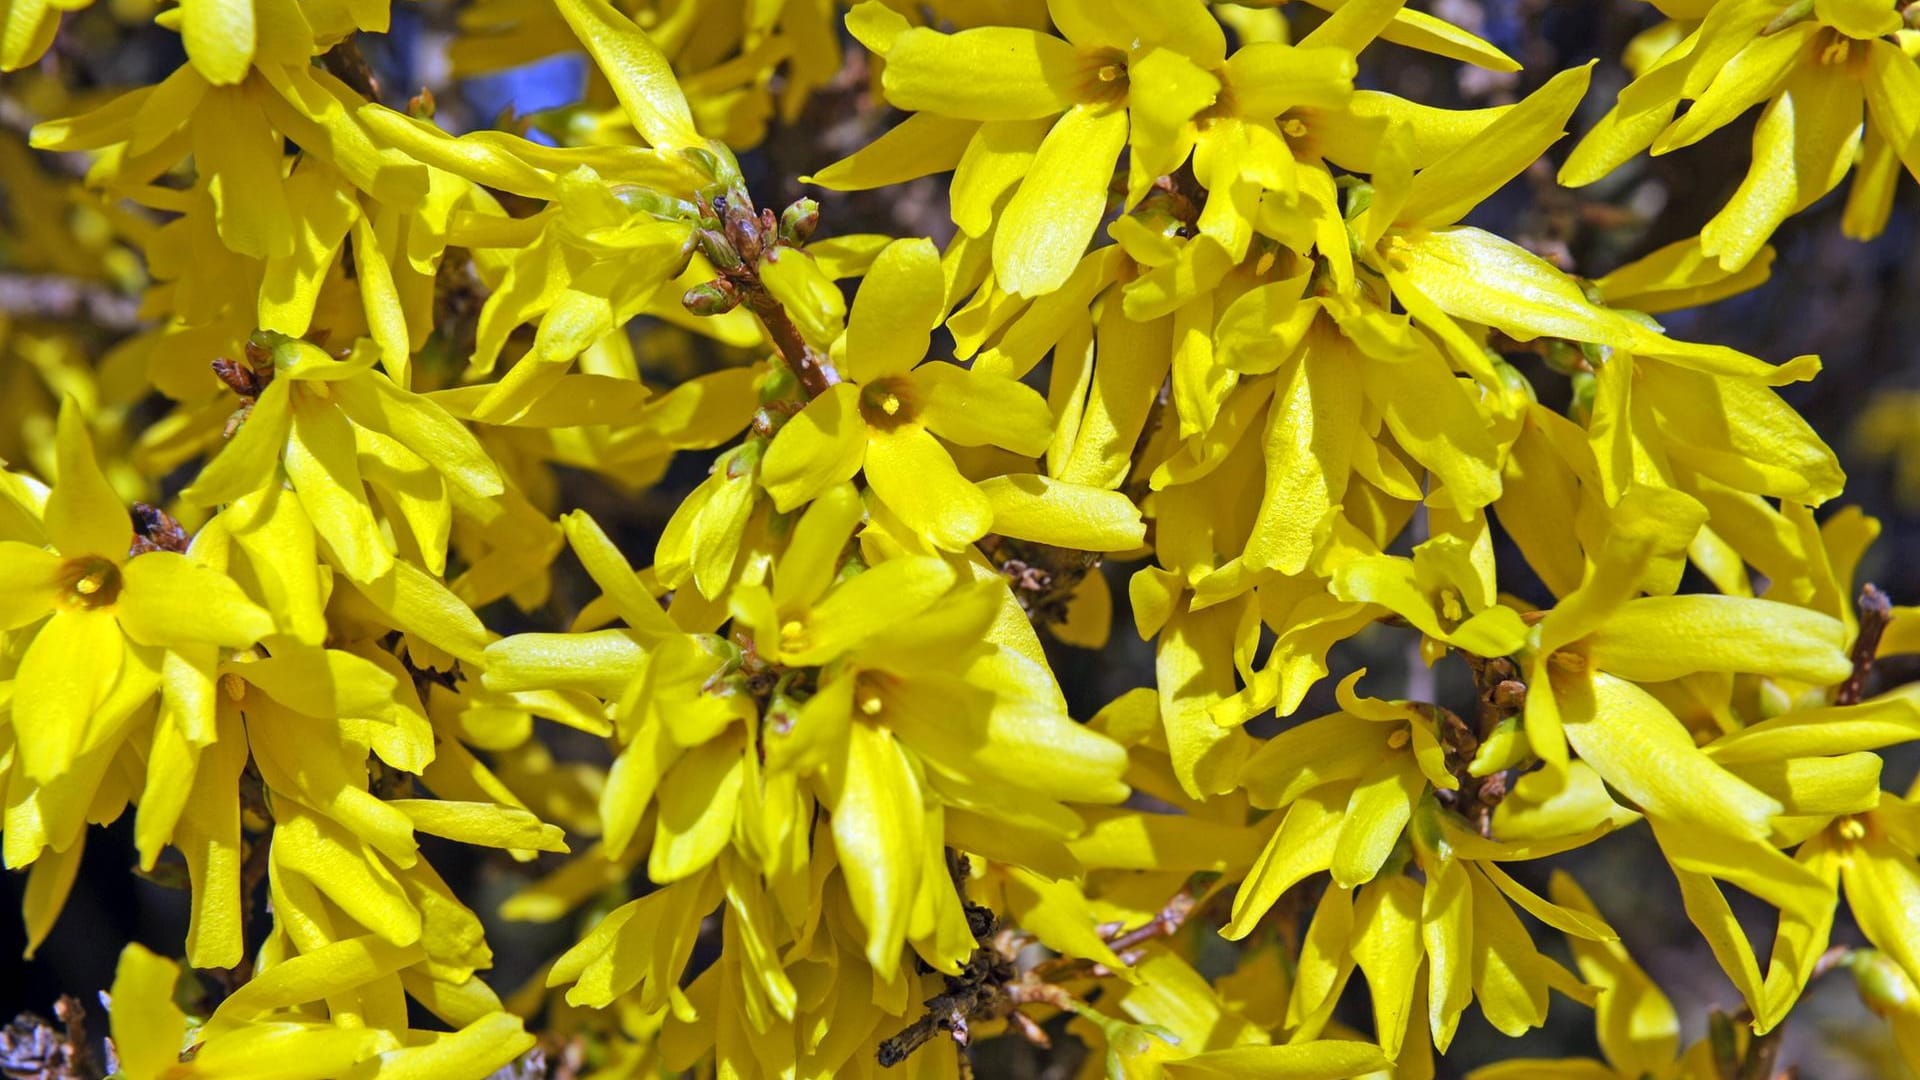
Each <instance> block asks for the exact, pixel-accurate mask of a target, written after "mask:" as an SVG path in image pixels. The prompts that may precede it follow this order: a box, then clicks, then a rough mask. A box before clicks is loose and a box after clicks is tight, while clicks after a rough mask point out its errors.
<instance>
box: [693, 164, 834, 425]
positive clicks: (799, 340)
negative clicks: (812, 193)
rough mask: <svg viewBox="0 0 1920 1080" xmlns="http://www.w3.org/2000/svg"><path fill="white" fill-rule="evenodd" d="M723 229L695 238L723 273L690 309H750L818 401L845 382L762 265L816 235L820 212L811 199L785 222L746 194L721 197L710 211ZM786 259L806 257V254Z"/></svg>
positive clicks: (698, 291) (697, 292)
mask: <svg viewBox="0 0 1920 1080" xmlns="http://www.w3.org/2000/svg"><path fill="white" fill-rule="evenodd" d="M709 209H710V210H711V212H712V214H713V218H714V219H715V220H717V221H718V223H719V226H720V227H719V229H717V230H716V229H714V228H712V227H711V224H712V223H711V222H709V226H708V227H705V228H702V229H701V230H700V231H699V233H698V234H697V235H696V240H697V241H698V243H699V245H700V250H701V251H702V252H703V253H704V254H705V255H706V256H707V259H708V261H709V262H712V263H713V265H714V268H715V269H716V270H718V271H720V276H719V277H717V278H715V279H714V280H712V281H710V282H708V283H707V284H705V285H697V286H695V287H694V288H692V289H690V290H688V292H687V295H686V298H685V301H684V302H685V304H686V306H687V309H688V310H690V311H693V312H695V313H696V314H702V315H717V314H720V313H722V312H725V311H729V310H731V309H732V308H733V307H734V306H735V305H736V304H745V305H746V306H747V310H748V311H751V312H753V314H754V317H755V318H758V319H759V320H760V325H762V326H764V327H766V329H767V336H769V337H771V338H772V339H773V347H774V348H775V349H776V350H778V351H779V353H780V358H781V359H782V360H785V361H786V363H787V367H788V368H790V369H792V371H793V374H794V377H795V378H796V379H798V380H799V382H800V386H801V388H802V389H804V390H805V391H806V394H807V397H809V398H815V397H819V396H820V395H821V394H824V393H826V392H827V388H828V387H831V386H832V385H834V384H835V383H837V382H839V381H840V373H839V372H838V371H836V370H834V367H833V363H832V361H830V360H828V359H827V357H826V355H825V354H823V353H821V352H820V350H818V349H816V348H814V347H813V346H811V345H809V344H807V341H806V338H805V337H804V336H802V335H801V333H800V328H799V326H797V325H796V324H795V323H794V321H793V316H791V315H789V314H788V313H787V309H786V307H785V306H784V305H782V304H781V303H780V300H779V298H778V297H776V296H774V295H773V293H771V292H769V291H768V290H767V286H766V283H765V282H763V281H762V280H761V278H760V264H761V262H762V260H765V261H768V262H777V261H779V259H780V258H782V257H783V255H785V254H786V252H788V251H790V250H797V249H798V248H799V246H800V245H801V244H803V243H804V242H805V241H806V238H807V237H808V236H810V235H812V233H813V229H814V227H815V225H817V224H818V222H819V210H818V207H817V206H814V205H813V204H812V203H811V202H810V201H809V200H802V202H800V203H796V204H794V206H791V207H788V209H787V213H786V214H785V215H783V216H782V217H780V218H776V217H775V216H774V213H773V211H771V210H758V211H756V210H755V209H754V208H753V204H752V203H751V202H749V201H748V200H747V196H746V194H745V193H744V192H740V191H735V192H733V193H732V194H729V195H716V196H714V198H713V201H712V203H711V204H710V206H709ZM786 257H798V258H804V256H802V255H791V256H786Z"/></svg>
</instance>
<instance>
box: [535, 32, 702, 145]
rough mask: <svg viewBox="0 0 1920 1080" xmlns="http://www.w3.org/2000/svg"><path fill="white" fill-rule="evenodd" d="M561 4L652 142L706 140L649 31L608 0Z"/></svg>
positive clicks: (598, 66) (637, 126) (629, 115)
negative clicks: (637, 24)
mask: <svg viewBox="0 0 1920 1080" xmlns="http://www.w3.org/2000/svg"><path fill="white" fill-rule="evenodd" d="M559 7H560V14H561V15H563V16H564V17H565V18H566V20H567V25H569V26H571V27H573V32H574V34H575V35H576V36H578V37H579V39H580V43H581V44H582V45H585V46H586V47H587V52H588V54H589V55H591V56H592V57H593V62H594V67H595V68H596V69H598V70H599V72H600V73H601V74H602V75H605V76H606V79H607V81H608V82H609V83H612V84H613V92H614V96H616V97H618V98H619V99H620V106H621V108H623V109H625V110H626V113H627V118H628V119H629V120H632V121H633V127H634V130H635V131H638V132H639V133H640V136H641V137H642V138H644V139H646V140H647V144H648V145H649V146H655V147H658V148H660V149H663V150H674V149H678V148H680V147H684V146H701V145H703V143H704V140H702V139H701V138H700V132H699V131H698V130H697V129H696V128H695V127H694V126H693V111H692V110H691V109H689V108H688V107H687V96H686V94H685V93H684V92H683V91H682V90H681V89H680V83H679V82H678V81H677V80H675V79H674V76H673V68H672V66H671V65H669V64H668V63H667V58H666V56H665V55H663V54H662V53H661V52H660V48H659V46H657V45H655V44H654V43H653V39H652V38H650V37H648V36H647V34H646V31H644V30H642V29H640V28H639V27H638V26H636V25H634V22H633V20H632V19H629V18H627V17H626V16H625V15H622V14H621V13H620V12H619V11H618V10H616V9H615V8H614V6H613V5H612V4H609V3H607V2H606V0H559Z"/></svg>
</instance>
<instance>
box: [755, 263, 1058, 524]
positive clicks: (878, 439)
mask: <svg viewBox="0 0 1920 1080" xmlns="http://www.w3.org/2000/svg"><path fill="white" fill-rule="evenodd" d="M801 258H804V256H802V255H800V254H799V253H797V252H783V253H782V262H787V261H792V260H796V259H801ZM942 296H943V289H942V285H941V276H940V259H939V255H938V254H937V253H936V252H935V251H934V248H933V244H932V243H930V242H928V241H926V240H900V241H896V242H894V243H893V244H890V245H888V246H887V248H886V250H884V251H882V252H881V253H880V256H879V257H878V258H876V259H875V260H874V264H873V266H872V268H871V269H870V270H869V271H868V272H867V276H866V278H865V279H863V281H862V282H861V286H860V291H859V292H858V293H857V294H856V295H855V296H854V301H853V310H852V312H851V313H849V315H848V316H847V322H846V329H845V331H844V335H843V336H841V335H834V340H835V342H836V345H837V346H838V347H837V348H836V349H835V350H834V351H835V354H836V357H837V358H838V363H839V366H840V368H841V370H842V372H843V373H844V374H845V376H846V379H845V381H843V382H840V383H837V384H835V385H834V386H832V387H829V388H828V390H827V392H826V393H824V394H821V395H820V396H819V397H817V398H814V399H813V400H812V401H810V402H808V403H807V405H806V407H805V408H804V409H802V410H801V411H800V412H799V413H798V414H797V415H795V416H794V417H793V418H792V419H791V420H789V421H787V423H786V425H785V426H783V427H782V428H781V429H780V431H779V433H778V434H776V435H775V436H774V437H773V442H772V443H771V444H770V445H769V446H768V447H767V451H766V457H765V459H764V460H763V461H762V462H761V465H760V482H761V484H762V485H763V486H764V487H765V488H766V490H767V494H769V495H771V496H772V497H773V501H774V506H775V507H776V508H778V509H779V510H781V511H787V510H791V509H793V508H795V507H797V506H799V505H800V504H802V503H804V502H806V501H808V500H809V499H811V498H813V497H814V496H815V495H816V494H818V493H819V492H820V491H822V490H824V489H825V488H827V487H829V486H830V485H833V484H837V483H841V482H844V481H846V480H848V479H851V478H852V477H853V475H854V474H855V473H864V474H865V476H866V480H867V483H868V484H869V485H871V486H872V488H873V492H874V494H875V495H877V496H879V498H880V499H881V500H882V501H883V502H885V503H886V504H887V506H888V508H889V509H891V510H892V511H893V512H894V513H896V514H898V515H900V518H901V520H903V521H905V522H906V523H907V524H908V526H909V527H911V528H913V529H914V530H916V531H918V532H919V533H920V534H921V535H923V536H925V537H926V538H927V539H928V540H930V541H931V542H933V543H934V544H935V545H937V546H939V547H941V548H943V549H946V550H948V551H958V550H960V549H962V548H964V547H966V546H967V545H968V544H971V543H972V542H973V541H975V540H978V539H979V538H980V537H981V536H983V535H985V533H986V532H987V530H988V529H989V528H991V527H992V525H993V518H994V508H993V503H992V502H991V501H990V500H989V499H988V497H987V495H986V494H985V493H984V492H982V491H981V490H980V488H979V487H977V486H976V485H975V484H974V483H973V482H972V481H970V480H968V479H967V478H966V477H964V476H962V475H960V471H959V469H958V468H957V467H956V466H955V465H954V463H953V456H952V455H951V454H949V453H948V452H947V449H946V447H944V446H942V445H941V443H940V441H939V439H936V438H935V436H936V435H938V436H940V437H941V438H944V439H946V440H948V441H951V442H954V443H957V444H959V445H962V446H984V445H993V446H1001V447H1005V448H1006V449H1008V450H1012V451H1013V452H1014V453H1017V454H1021V455H1024V456H1028V457H1036V456H1038V455H1039V454H1040V453H1041V452H1043V451H1044V450H1045V449H1046V439H1047V432H1048V430H1049V428H1050V426H1051V420H1050V417H1049V414H1048V412H1047V406H1046V402H1045V401H1044V400H1042V399H1041V397H1040V395H1039V394H1037V393H1035V392H1034V391H1032V390H1031V389H1028V388H1027V387H1025V386H1023V385H1021V384H1020V383H1017V382H1015V381H1013V380H1012V379H1009V378H1006V377H1004V376H999V375H991V374H987V373H985V372H981V371H978V370H973V369H969V368H963V367H960V366H958V365H955V364H949V363H945V362H943V361H931V362H928V363H921V360H922V359H923V358H924V357H925V356H926V353H927V342H928V339H929V335H930V334H931V332H932V330H933V328H934V326H935V325H937V324H938V323H939V321H940V317H941V315H942V313H943V311H944V309H945V302H944V300H943V299H942Z"/></svg>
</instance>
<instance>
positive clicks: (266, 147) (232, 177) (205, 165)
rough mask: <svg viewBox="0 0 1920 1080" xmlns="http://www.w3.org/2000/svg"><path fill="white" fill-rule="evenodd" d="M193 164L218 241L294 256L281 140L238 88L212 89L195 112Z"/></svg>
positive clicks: (245, 250) (263, 254)
mask: <svg viewBox="0 0 1920 1080" xmlns="http://www.w3.org/2000/svg"><path fill="white" fill-rule="evenodd" d="M191 130H192V132H193V157H194V164H195V166H196V167H197V168H198V169H199V171H200V174H201V175H202V176H203V177H206V178H207V190H208V192H209V193H210V194H211V195H212V196H213V205H214V220H215V223H216V225H217V226H218V227H219V231H220V239H221V241H222V242H223V243H225V244H226V245H227V247H228V248H230V249H232V250H233V251H234V252H236V253H238V254H241V255H250V256H253V257H254V258H258V259H264V258H269V257H272V256H284V255H290V254H292V253H293V236H294V226H293V221H294V218H293V211H292V210H291V208H289V207H288V205H287V193H286V189H285V188H284V186H283V185H284V183H285V181H284V180H283V179H282V171H283V167H284V166H283V163H282V160H281V145H282V138H281V134H280V132H278V131H276V130H274V128H273V126H272V125H271V124H269V123H268V122H267V118H266V117H265V116H264V115H262V113H261V111H260V107H259V106H258V105H256V104H255V103H254V100H253V99H252V98H251V97H250V96H249V95H248V94H247V93H246V92H245V91H244V90H242V89H239V88H226V89H219V90H212V91H209V92H208V93H207V95H206V96H205V97H203V98H202V99H201V100H200V105H199V108H198V110H197V111H196V112H195V114H194V122H193V125H192V128H191Z"/></svg>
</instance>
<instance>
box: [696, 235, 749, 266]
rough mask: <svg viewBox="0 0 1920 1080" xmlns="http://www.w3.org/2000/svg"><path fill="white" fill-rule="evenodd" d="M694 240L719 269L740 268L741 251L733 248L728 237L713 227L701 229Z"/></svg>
mask: <svg viewBox="0 0 1920 1080" xmlns="http://www.w3.org/2000/svg"><path fill="white" fill-rule="evenodd" d="M694 242H695V243H696V244H698V245H699V247H700V254H702V255H705V256H706V257H707V261H708V262H710V263H712V264H713V265H714V267H715V268H716V269H719V270H737V269H739V268H740V253H739V252H737V251H735V250H734V249H733V244H732V243H731V242H729V241H728V240H727V238H726V237H725V236H724V235H722V234H721V233H719V232H718V231H716V230H713V229H700V230H699V231H697V232H695V233H694Z"/></svg>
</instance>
